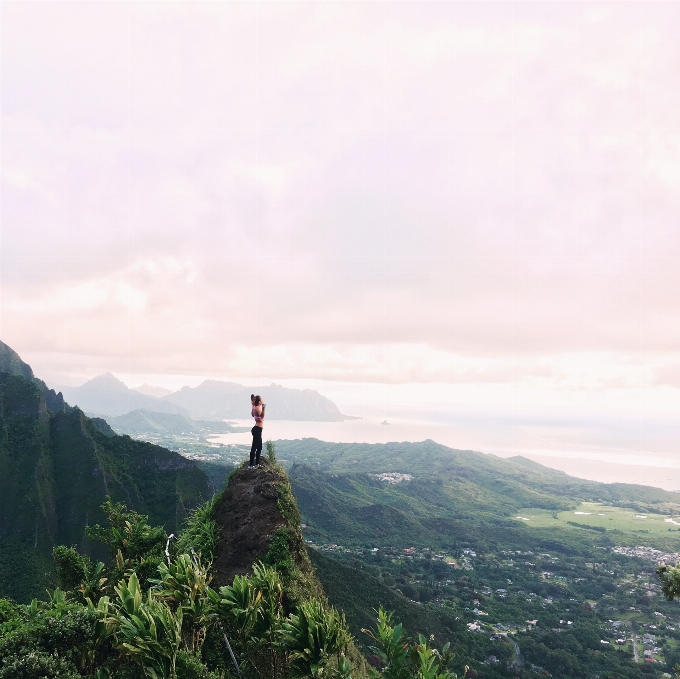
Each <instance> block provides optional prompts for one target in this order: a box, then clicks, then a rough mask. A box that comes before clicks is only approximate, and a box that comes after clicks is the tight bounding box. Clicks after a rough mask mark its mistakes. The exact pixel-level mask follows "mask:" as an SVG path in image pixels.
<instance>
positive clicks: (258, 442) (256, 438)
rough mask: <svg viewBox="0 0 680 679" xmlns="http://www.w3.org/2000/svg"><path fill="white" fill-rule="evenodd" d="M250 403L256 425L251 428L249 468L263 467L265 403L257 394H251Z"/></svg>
mask: <svg viewBox="0 0 680 679" xmlns="http://www.w3.org/2000/svg"><path fill="white" fill-rule="evenodd" d="M250 403H251V404H252V406H253V408H252V410H251V411H250V414H251V415H252V416H253V417H254V418H255V426H254V427H253V428H252V429H251V430H250V431H251V433H252V435H253V445H252V446H251V447H250V464H249V465H248V469H253V468H255V467H261V466H262V465H261V464H260V454H261V453H262V427H263V426H264V409H265V407H266V404H265V403H262V397H261V396H259V395H258V396H256V395H255V394H251V395H250Z"/></svg>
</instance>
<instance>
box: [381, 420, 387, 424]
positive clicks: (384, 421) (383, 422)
mask: <svg viewBox="0 0 680 679" xmlns="http://www.w3.org/2000/svg"><path fill="white" fill-rule="evenodd" d="M380 424H389V422H388V421H387V420H383V421H382V422H381V423H380Z"/></svg>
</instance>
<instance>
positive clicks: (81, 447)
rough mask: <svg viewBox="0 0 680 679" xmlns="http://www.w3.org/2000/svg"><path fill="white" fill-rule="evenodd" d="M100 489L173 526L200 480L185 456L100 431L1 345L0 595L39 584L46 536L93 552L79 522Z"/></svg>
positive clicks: (96, 510) (96, 512) (47, 558)
mask: <svg viewBox="0 0 680 679" xmlns="http://www.w3.org/2000/svg"><path fill="white" fill-rule="evenodd" d="M3 368H6V369H7V370H5V371H2V369H3ZM50 406H52V407H50ZM108 495H110V496H111V497H112V499H113V500H115V501H118V502H124V503H125V504H126V505H127V506H128V508H130V509H134V510H136V511H138V512H142V513H145V514H148V515H149V520H150V522H151V523H152V524H162V525H163V526H165V528H166V529H167V530H168V531H175V530H176V529H177V528H178V527H179V525H180V524H181V522H182V521H183V520H184V518H185V517H186V516H187V514H188V512H189V511H190V510H191V509H192V508H193V507H195V506H196V505H197V504H198V503H200V502H202V501H205V500H206V499H207V498H208V497H209V496H210V489H209V484H208V479H207V477H206V476H205V474H204V473H203V472H202V471H201V470H200V469H198V467H197V466H196V465H195V463H193V462H191V461H189V460H186V459H184V458H182V457H181V456H180V455H178V454H177V453H174V452H171V451H169V450H166V449H164V448H160V447H159V446H154V445H152V444H149V443H143V442H140V441H134V440H132V439H130V438H129V437H127V436H116V435H111V434H107V433H104V432H103V431H102V429H101V428H100V427H99V426H98V425H97V423H95V422H93V421H92V420H90V419H89V418H88V417H86V416H85V415H84V414H83V413H82V412H81V411H80V410H79V409H77V408H70V407H69V406H68V405H66V404H65V403H64V402H63V399H62V398H61V395H60V394H59V395H57V394H55V393H54V392H53V391H51V390H49V389H47V387H45V385H44V384H43V383H42V382H40V380H37V379H36V378H34V377H33V372H32V371H31V369H30V366H27V365H26V364H25V363H23V362H21V359H19V357H18V356H17V355H16V354H15V352H12V350H11V349H9V347H7V345H2V347H0V596H2V595H6V596H11V597H13V598H15V599H17V600H20V601H25V600H27V599H30V597H31V596H33V595H35V594H42V593H43V592H44V589H45V586H46V585H48V584H49V579H50V573H51V572H52V561H51V552H52V548H53V547H54V546H55V545H58V544H65V545H74V546H76V547H78V549H80V550H81V551H83V552H85V553H90V554H92V556H94V557H95V558H103V557H104V556H105V555H104V554H103V553H100V552H98V551H97V548H96V547H95V546H93V545H91V544H89V543H88V540H87V539H86V537H85V526H86V525H88V524H94V523H98V522H103V521H104V518H105V517H104V515H103V513H102V511H101V509H100V506H101V504H102V503H103V502H104V500H105V499H106V497H107V496H108Z"/></svg>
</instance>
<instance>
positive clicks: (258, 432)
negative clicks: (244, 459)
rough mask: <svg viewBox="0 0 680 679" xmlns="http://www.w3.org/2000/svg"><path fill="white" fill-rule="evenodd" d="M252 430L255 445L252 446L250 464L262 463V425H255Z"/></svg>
mask: <svg viewBox="0 0 680 679" xmlns="http://www.w3.org/2000/svg"><path fill="white" fill-rule="evenodd" d="M250 432H251V433H252V435H253V445H252V446H251V447H250V466H251V467H252V466H254V465H256V464H260V453H261V452H262V427H253V428H252V429H251V430H250Z"/></svg>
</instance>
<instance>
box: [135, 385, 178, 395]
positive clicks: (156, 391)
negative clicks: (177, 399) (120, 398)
mask: <svg viewBox="0 0 680 679" xmlns="http://www.w3.org/2000/svg"><path fill="white" fill-rule="evenodd" d="M134 391H136V392H138V393H139V394H144V395H145V396H155V397H156V398H163V396H168V395H170V394H172V393H174V392H173V391H172V390H171V389H164V388H163V387H152V386H151V385H150V384H147V383H146V382H145V383H144V384H142V386H141V387H137V388H136V389H134Z"/></svg>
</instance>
